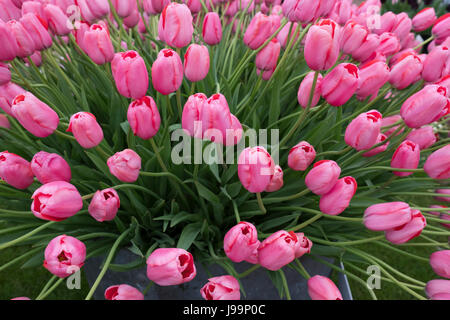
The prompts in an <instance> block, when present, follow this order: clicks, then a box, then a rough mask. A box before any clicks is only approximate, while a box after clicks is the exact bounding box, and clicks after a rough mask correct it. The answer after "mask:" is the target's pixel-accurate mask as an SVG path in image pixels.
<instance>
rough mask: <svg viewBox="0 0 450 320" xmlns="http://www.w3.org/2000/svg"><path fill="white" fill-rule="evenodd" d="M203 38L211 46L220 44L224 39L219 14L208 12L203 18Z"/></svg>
mask: <svg viewBox="0 0 450 320" xmlns="http://www.w3.org/2000/svg"><path fill="white" fill-rule="evenodd" d="M202 35H203V40H204V41H205V42H206V43H207V44H209V45H210V46H213V45H216V44H219V43H220V41H221V40H222V23H221V22H220V17H219V14H217V13H216V12H208V13H207V14H206V15H205V18H204V19H203V27H202Z"/></svg>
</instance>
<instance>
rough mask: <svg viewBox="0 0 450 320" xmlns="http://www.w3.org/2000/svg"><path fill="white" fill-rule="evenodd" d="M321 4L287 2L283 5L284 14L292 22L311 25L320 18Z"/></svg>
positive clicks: (304, 0) (308, 0)
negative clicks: (310, 23)
mask: <svg viewBox="0 0 450 320" xmlns="http://www.w3.org/2000/svg"><path fill="white" fill-rule="evenodd" d="M321 2H322V1H317V0H285V1H283V5H282V9H283V14H284V16H285V17H286V18H288V19H289V20H290V21H293V22H301V23H309V22H312V21H314V20H315V19H317V18H318V10H319V6H320V4H321Z"/></svg>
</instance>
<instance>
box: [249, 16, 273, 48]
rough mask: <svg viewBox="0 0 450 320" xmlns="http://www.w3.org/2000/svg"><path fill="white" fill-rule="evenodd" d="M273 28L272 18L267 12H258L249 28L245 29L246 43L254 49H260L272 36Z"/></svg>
mask: <svg viewBox="0 0 450 320" xmlns="http://www.w3.org/2000/svg"><path fill="white" fill-rule="evenodd" d="M271 29H272V22H271V19H270V18H269V17H268V16H266V15H265V14H262V13H261V12H258V13H257V14H256V15H255V16H254V17H253V18H252V20H251V21H250V24H249V25H248V27H247V30H245V34H244V43H245V45H246V46H247V47H249V48H250V49H252V50H256V49H258V48H259V47H261V46H262V45H263V44H264V42H265V41H266V40H267V39H268V38H269V37H270V35H271V31H272V30H271Z"/></svg>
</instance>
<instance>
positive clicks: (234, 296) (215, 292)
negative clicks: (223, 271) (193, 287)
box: [200, 276, 241, 300]
mask: <svg viewBox="0 0 450 320" xmlns="http://www.w3.org/2000/svg"><path fill="white" fill-rule="evenodd" d="M208 281H209V282H208V283H207V284H205V285H204V286H203V287H202V288H201V289H200V293H201V295H202V297H203V299H205V300H240V298H241V292H240V286H239V281H237V280H236V278H235V277H233V276H221V277H214V278H210V279H208Z"/></svg>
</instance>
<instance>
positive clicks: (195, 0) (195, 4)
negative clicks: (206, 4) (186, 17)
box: [183, 0, 231, 14]
mask: <svg viewBox="0 0 450 320" xmlns="http://www.w3.org/2000/svg"><path fill="white" fill-rule="evenodd" d="M183 3H185V4H186V5H187V6H188V8H189V10H191V12H192V13H193V14H195V13H199V12H200V11H202V3H201V1H200V0H183ZM230 6H231V5H230Z"/></svg>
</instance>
